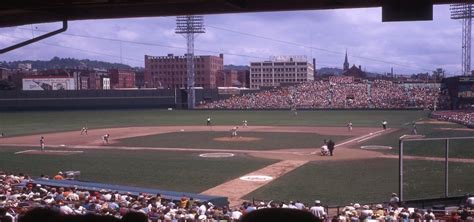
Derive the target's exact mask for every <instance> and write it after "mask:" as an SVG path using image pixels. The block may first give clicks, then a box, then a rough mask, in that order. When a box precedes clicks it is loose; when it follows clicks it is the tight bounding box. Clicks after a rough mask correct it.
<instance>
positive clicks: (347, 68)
mask: <svg viewBox="0 0 474 222" xmlns="http://www.w3.org/2000/svg"><path fill="white" fill-rule="evenodd" d="M347 70H349V60H348V59H347V49H346V59H345V60H344V67H343V71H347Z"/></svg>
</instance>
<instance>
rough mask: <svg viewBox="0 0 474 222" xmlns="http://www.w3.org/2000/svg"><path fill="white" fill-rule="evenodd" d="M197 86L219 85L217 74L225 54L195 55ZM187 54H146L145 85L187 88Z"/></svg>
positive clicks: (220, 69) (206, 87) (207, 87)
mask: <svg viewBox="0 0 474 222" xmlns="http://www.w3.org/2000/svg"><path fill="white" fill-rule="evenodd" d="M194 64H195V67H194V70H195V87H203V88H205V89H213V88H216V87H217V76H218V74H219V72H220V71H222V70H223V67H224V55H223V54H220V55H219V57H217V56H210V55H206V56H194ZM186 80H187V79H186V56H174V55H173V54H168V55H167V56H149V55H145V87H147V88H167V89H168V88H169V89H174V88H186V87H187V81H186Z"/></svg>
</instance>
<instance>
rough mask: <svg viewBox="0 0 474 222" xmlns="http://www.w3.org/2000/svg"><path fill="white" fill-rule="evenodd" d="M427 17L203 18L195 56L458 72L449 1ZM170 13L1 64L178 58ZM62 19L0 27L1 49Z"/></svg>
mask: <svg viewBox="0 0 474 222" xmlns="http://www.w3.org/2000/svg"><path fill="white" fill-rule="evenodd" d="M433 17H434V18H433V21H416V22H386V23H383V22H382V18H381V8H364V9H343V10H342V9H341V10H314V11H287V12H266V13H243V14H220V15H204V20H205V26H206V33H204V34H199V35H198V36H197V38H196V40H195V55H209V54H211V55H218V54H219V53H223V54H224V64H226V65H227V64H234V65H249V63H250V62H252V61H263V60H269V57H270V56H279V55H306V56H307V58H308V60H311V58H316V63H317V64H316V66H317V68H321V67H337V68H342V64H343V62H344V53H345V51H346V50H347V52H348V58H349V63H350V64H351V66H352V65H353V64H355V65H357V66H358V65H361V66H362V68H363V69H364V70H366V71H368V72H378V73H385V72H390V69H391V68H392V67H393V69H394V73H397V74H411V73H420V72H430V73H431V71H432V70H434V69H436V68H443V69H444V70H446V72H447V74H448V75H458V74H460V72H461V32H462V25H461V22H460V21H458V20H451V19H450V12H449V6H448V5H442V6H435V7H434V11H433ZM175 25H176V22H175V17H148V18H128V19H104V20H82V21H71V22H69V27H68V30H67V31H66V32H65V33H64V34H60V35H57V36H54V37H51V38H48V39H46V40H43V41H41V42H37V43H33V44H31V45H29V46H26V47H23V48H20V49H17V50H14V51H11V52H8V53H6V54H2V55H0V61H14V60H50V59H51V58H52V57H54V56H58V57H72V58H78V59H91V60H102V61H108V62H119V63H120V62H121V63H124V64H128V65H131V66H139V67H143V66H144V55H153V56H161V55H167V54H169V53H172V54H175V55H183V54H184V53H185V52H186V40H185V38H184V37H183V36H181V35H178V34H175ZM60 27H61V23H60V22H57V23H47V24H33V25H25V26H18V27H8V28H0V47H2V48H3V47H6V46H9V45H11V44H14V43H16V42H18V41H21V40H24V39H28V38H31V37H33V36H38V35H40V34H43V33H45V31H51V30H55V29H58V28H60Z"/></svg>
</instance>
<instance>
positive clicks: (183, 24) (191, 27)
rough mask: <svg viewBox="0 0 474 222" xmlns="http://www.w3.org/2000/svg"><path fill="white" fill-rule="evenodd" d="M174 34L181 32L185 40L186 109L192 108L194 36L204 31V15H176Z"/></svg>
mask: <svg viewBox="0 0 474 222" xmlns="http://www.w3.org/2000/svg"><path fill="white" fill-rule="evenodd" d="M175 33H176V34H182V35H183V36H184V37H185V38H186V41H187V48H188V49H187V53H186V68H187V87H186V88H187V95H188V109H194V105H195V103H196V97H195V89H194V82H195V81H194V38H195V36H196V35H198V34H200V33H205V28H204V17H203V16H199V15H183V16H177V17H176V30H175Z"/></svg>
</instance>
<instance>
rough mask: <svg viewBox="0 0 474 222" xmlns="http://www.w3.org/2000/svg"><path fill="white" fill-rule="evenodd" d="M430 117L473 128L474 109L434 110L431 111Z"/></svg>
mask: <svg viewBox="0 0 474 222" xmlns="http://www.w3.org/2000/svg"><path fill="white" fill-rule="evenodd" d="M431 118H434V119H437V120H441V121H449V122H454V123H459V124H463V125H466V126H468V127H470V128H474V110H452V111H436V112H433V113H431Z"/></svg>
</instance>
